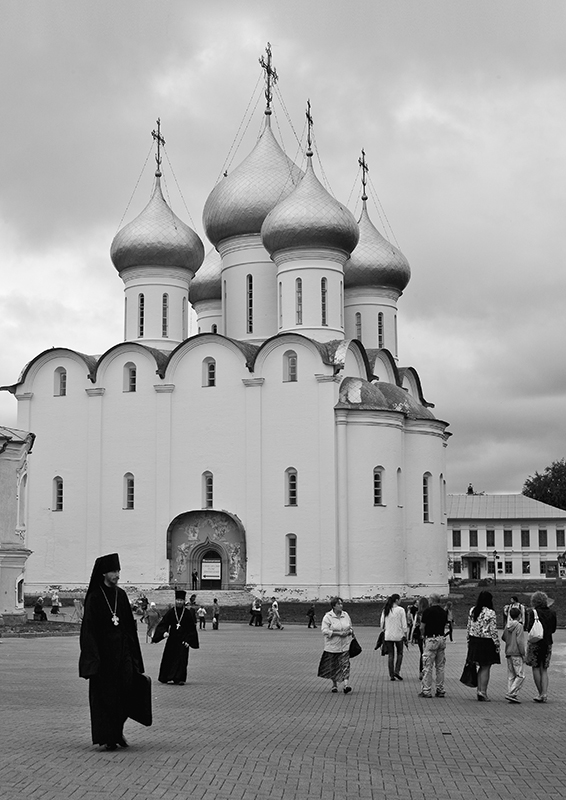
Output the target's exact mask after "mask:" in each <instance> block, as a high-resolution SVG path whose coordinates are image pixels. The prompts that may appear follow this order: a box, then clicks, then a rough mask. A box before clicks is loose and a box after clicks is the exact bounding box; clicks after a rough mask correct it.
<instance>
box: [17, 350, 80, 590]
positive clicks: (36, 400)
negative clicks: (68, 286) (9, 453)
mask: <svg viewBox="0 0 566 800" xmlns="http://www.w3.org/2000/svg"><path fill="white" fill-rule="evenodd" d="M57 367H63V368H65V369H66V371H67V394H66V395H64V396H54V394H53V390H54V371H55V369H56V368H57ZM86 373H87V366H86V364H85V363H84V362H83V361H82V360H80V359H79V360H77V359H75V358H73V357H69V356H63V355H59V354H58V353H57V352H56V351H55V352H54V354H53V356H47V357H46V358H45V359H44V360H42V361H41V362H40V363H38V364H37V365H36V366H33V367H32V369H31V370H30V372H29V374H28V377H27V380H26V382H25V384H24V385H23V386H22V387H20V391H21V392H23V393H25V392H32V393H33V397H32V398H31V399H30V400H28V401H23V406H22V414H23V416H25V418H26V419H27V420H28V422H29V424H30V426H31V427H30V430H32V431H33V432H34V433H35V434H36V440H35V445H34V448H33V451H32V453H31V454H30V457H29V469H28V516H27V537H26V546H27V547H28V548H29V549H30V550H32V555H31V556H30V557H29V559H28V561H27V564H26V570H25V572H26V590H27V591H32V592H33V591H38V592H39V591H41V592H44V591H45V590H46V587H47V586H48V585H50V584H56V585H59V584H60V585H62V586H66V585H67V586H68V585H73V584H75V583H76V582H77V581H78V582H80V581H82V580H83V574H84V572H83V571H84V564H85V548H86V542H85V530H86V527H87V509H86V502H85V499H86V486H87V470H86V467H87V420H88V402H89V398H88V397H87V395H86V393H85V388H87V386H89V385H91V384H90V383H89V381H88V380H87V378H86ZM21 403H22V401H20V404H21ZM26 406H27V408H26ZM18 411H19V409H18ZM21 421H23V420H21V419H20V416H18V425H20V424H21ZM55 477H61V478H62V479H63V510H62V511H56V510H53V509H54V503H53V500H54V491H53V480H54V478H55Z"/></svg>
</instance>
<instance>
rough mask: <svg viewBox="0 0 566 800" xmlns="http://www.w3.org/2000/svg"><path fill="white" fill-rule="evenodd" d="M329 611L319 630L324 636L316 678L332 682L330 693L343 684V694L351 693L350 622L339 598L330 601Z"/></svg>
mask: <svg viewBox="0 0 566 800" xmlns="http://www.w3.org/2000/svg"><path fill="white" fill-rule="evenodd" d="M330 607H331V608H330V611H329V612H328V613H327V614H325V615H324V618H323V620H322V625H321V630H322V635H323V636H324V652H323V653H322V657H321V659H320V664H319V665H318V677H319V678H327V679H329V680H331V681H332V691H333V692H337V691H338V684H339V683H343V684H344V694H349V692H351V691H352V687H351V686H350V652H349V651H350V642H351V641H352V636H353V628H352V620H351V619H350V617H349V615H348V614H347V613H346V612H345V611H344V609H343V601H342V598H341V597H332V598H331V599H330Z"/></svg>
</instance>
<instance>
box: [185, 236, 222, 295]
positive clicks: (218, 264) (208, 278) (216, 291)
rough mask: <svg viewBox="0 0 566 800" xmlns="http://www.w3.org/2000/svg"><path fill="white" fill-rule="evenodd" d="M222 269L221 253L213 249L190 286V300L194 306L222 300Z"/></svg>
mask: <svg viewBox="0 0 566 800" xmlns="http://www.w3.org/2000/svg"><path fill="white" fill-rule="evenodd" d="M221 268H222V259H221V258H220V253H219V252H218V250H216V249H215V248H214V247H213V248H212V250H211V251H210V252H209V253H207V255H206V258H205V259H204V261H203V262H202V266H201V267H200V268H199V270H198V272H197V274H196V275H195V277H194V278H193V279H192V281H191V285H190V286H189V300H190V301H191V303H192V304H193V305H194V304H195V303H198V302H199V301H200V300H220V299H221V298H222V289H221V287H222V279H221Z"/></svg>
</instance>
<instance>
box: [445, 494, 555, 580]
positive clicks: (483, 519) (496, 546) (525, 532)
mask: <svg viewBox="0 0 566 800" xmlns="http://www.w3.org/2000/svg"><path fill="white" fill-rule="evenodd" d="M565 529H566V511H562V510H561V509H559V508H554V507H553V506H549V505H547V504H546V503H541V502H540V501H538V500H533V499H532V498H530V497H525V495H522V494H450V495H448V561H449V567H450V573H449V574H450V577H451V578H452V577H454V578H466V579H471V580H477V579H482V578H489V577H492V578H493V577H496V579H497V580H498V579H508V580H509V579H513V580H532V579H533V578H534V579H538V578H546V577H548V578H556V577H557V573H559V572H564V570H563V568H562V567H561V566H559V563H558V561H559V558H560V560H562V558H561V557H562V556H563V555H564V553H565V550H566V543H565V539H564V531H565ZM562 577H566V575H562Z"/></svg>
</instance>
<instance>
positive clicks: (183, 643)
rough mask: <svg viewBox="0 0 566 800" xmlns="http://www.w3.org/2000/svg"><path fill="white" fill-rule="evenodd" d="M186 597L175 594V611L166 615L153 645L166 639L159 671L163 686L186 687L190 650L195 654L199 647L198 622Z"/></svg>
mask: <svg viewBox="0 0 566 800" xmlns="http://www.w3.org/2000/svg"><path fill="white" fill-rule="evenodd" d="M185 597H186V592H184V591H183V590H182V589H177V590H176V591H175V605H174V607H173V608H170V609H169V611H167V612H166V613H165V615H164V617H163V619H162V620H161V622H160V623H159V625H158V626H157V628H156V629H155V633H154V634H153V639H152V641H153V642H160V641H161V640H162V639H167V641H166V643H165V650H164V651H163V657H162V659H161V666H160V667H159V677H158V680H159V682H160V683H178V684H184V683H185V682H186V680H187V664H188V662H189V647H192V648H193V649H194V650H197V649H198V647H199V641H198V633H197V628H196V625H195V620H194V617H193V615H192V613H191V612H190V610H189V609H188V608H187V607H186V606H185Z"/></svg>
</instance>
